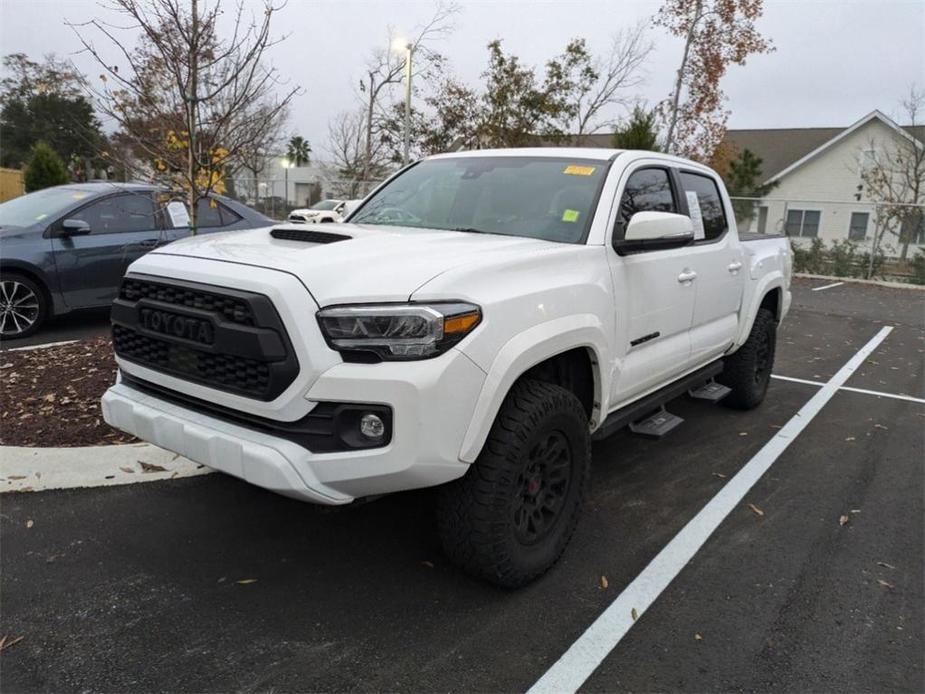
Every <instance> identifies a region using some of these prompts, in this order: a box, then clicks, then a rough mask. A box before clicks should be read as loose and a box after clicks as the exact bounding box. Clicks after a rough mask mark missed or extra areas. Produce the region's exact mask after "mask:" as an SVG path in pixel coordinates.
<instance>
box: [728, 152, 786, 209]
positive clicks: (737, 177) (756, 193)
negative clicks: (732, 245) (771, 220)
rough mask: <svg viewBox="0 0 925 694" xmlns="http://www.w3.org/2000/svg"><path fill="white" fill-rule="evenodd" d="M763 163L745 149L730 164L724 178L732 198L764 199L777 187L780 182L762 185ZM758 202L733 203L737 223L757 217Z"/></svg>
mask: <svg viewBox="0 0 925 694" xmlns="http://www.w3.org/2000/svg"><path fill="white" fill-rule="evenodd" d="M762 164H763V161H762V159H761V157H759V156H757V155H756V154H755V153H754V152H752V151H751V150H750V149H748V148H746V149H743V150H742V152H741V153H740V154H739V156H738V157H736V158H735V159H732V160H731V161H730V162H729V166H728V171H727V173H726V175H725V177H724V179H725V183H726V190H727V191H728V192H729V196H730V197H732V198H763V197H764V196H766V195H767V194H768V193H770V192H771V191H772V190H774V188H776V187H777V184H778V182H777V181H772V182H770V183H762V179H763V174H762V170H761V165H762ZM755 207H756V202H755V200H754V199H746V200H736V199H733V201H732V208H733V210H734V211H735V217H736V221H737V222H738V223H741V224H744V223H746V222H748V221H750V220H751V219H752V217H754V216H755Z"/></svg>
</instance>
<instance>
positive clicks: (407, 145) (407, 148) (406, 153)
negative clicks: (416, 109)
mask: <svg viewBox="0 0 925 694" xmlns="http://www.w3.org/2000/svg"><path fill="white" fill-rule="evenodd" d="M413 52H414V45H413V44H411V43H408V44H407V45H406V46H405V138H404V139H405V141H404V150H403V152H402V158H401V163H402V166H407V165H408V162H409V160H410V153H411V55H412V53H413Z"/></svg>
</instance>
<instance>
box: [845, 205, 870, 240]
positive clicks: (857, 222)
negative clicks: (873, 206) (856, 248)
mask: <svg viewBox="0 0 925 694" xmlns="http://www.w3.org/2000/svg"><path fill="white" fill-rule="evenodd" d="M869 220H870V213H869V212H852V213H851V222H850V223H849V224H848V239H849V240H851V241H863V240H864V239H865V237H866V236H867V222H868V221H869Z"/></svg>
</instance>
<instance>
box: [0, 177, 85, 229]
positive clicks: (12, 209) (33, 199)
mask: <svg viewBox="0 0 925 694" xmlns="http://www.w3.org/2000/svg"><path fill="white" fill-rule="evenodd" d="M91 195H92V193H89V192H87V191H85V190H81V189H79V188H69V187H67V186H57V187H55V188H45V189H44V190H38V191H36V192H34V193H29V194H28V195H21V196H20V197H18V198H13V199H12V200H7V201H6V202H5V203H3V204H0V228H5V227H29V226H32V225H33V224H38V223H39V222H46V221H47V222H51V221H53V220H54V219H55V218H56V217H57V216H58V214H59V213H61V212H63V211H64V210H66V209H67V208H69V207H71V206H72V205H74V204H75V203H77V202H79V201H81V200H84V199H86V198H89V197H90V196H91Z"/></svg>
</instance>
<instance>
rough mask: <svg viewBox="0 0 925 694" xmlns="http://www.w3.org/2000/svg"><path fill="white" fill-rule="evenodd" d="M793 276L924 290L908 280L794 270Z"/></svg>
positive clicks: (924, 288) (922, 286)
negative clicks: (866, 277)
mask: <svg viewBox="0 0 925 694" xmlns="http://www.w3.org/2000/svg"><path fill="white" fill-rule="evenodd" d="M793 276H794V277H799V278H800V279H804V280H832V281H834V282H846V283H847V282H853V283H855V284H873V285H875V286H877V287H890V288H892V289H913V290H917V291H920V292H921V291H925V284H911V283H908V282H887V281H885V280H862V279H860V278H857V277H836V276H835V275H810V274H808V273H806V272H794V273H793Z"/></svg>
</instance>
